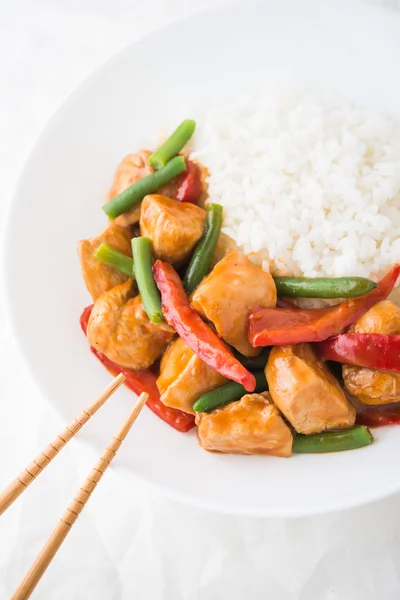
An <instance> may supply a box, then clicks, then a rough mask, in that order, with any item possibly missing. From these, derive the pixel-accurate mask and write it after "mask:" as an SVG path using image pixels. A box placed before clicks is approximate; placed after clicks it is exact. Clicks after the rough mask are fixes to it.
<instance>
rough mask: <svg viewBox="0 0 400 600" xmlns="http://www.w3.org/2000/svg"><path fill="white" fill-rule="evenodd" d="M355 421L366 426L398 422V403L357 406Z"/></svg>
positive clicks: (399, 415)
mask: <svg viewBox="0 0 400 600" xmlns="http://www.w3.org/2000/svg"><path fill="white" fill-rule="evenodd" d="M356 423H357V424H359V425H367V427H382V426H383V425H395V424H397V425H399V424H400V404H399V403H397V404H389V405H386V406H385V405H383V406H365V405H364V406H358V407H357V418H356Z"/></svg>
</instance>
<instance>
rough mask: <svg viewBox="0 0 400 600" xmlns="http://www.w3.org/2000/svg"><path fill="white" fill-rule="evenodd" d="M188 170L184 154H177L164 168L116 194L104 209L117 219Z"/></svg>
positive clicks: (112, 217) (111, 217)
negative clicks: (148, 195)
mask: <svg viewBox="0 0 400 600" xmlns="http://www.w3.org/2000/svg"><path fill="white" fill-rule="evenodd" d="M184 171H186V162H185V159H184V157H183V156H175V158H172V159H171V160H170V161H169V162H168V163H167V164H166V165H165V167H163V168H162V169H160V170H159V171H155V172H154V173H151V174H150V175H148V176H147V177H143V179H139V181H136V182H135V183H133V184H132V185H131V186H129V187H128V188H127V189H126V190H124V191H123V192H121V194H119V195H118V196H115V198H113V199H112V200H110V201H109V202H107V204H105V205H104V206H103V210H104V212H105V213H106V215H107V216H108V217H110V219H116V218H117V217H118V216H119V215H121V214H122V213H124V212H126V211H128V210H129V209H130V208H132V206H134V205H135V204H138V203H139V202H141V201H142V200H143V198H144V197H145V196H147V194H153V193H154V192H156V191H157V190H158V188H160V187H161V186H162V185H165V184H166V183H168V181H171V179H174V177H176V176H177V175H179V174H180V173H183V172H184Z"/></svg>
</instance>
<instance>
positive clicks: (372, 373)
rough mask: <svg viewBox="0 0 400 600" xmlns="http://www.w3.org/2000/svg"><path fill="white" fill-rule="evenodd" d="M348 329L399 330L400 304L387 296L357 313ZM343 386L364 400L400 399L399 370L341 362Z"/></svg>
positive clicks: (391, 332)
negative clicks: (384, 369)
mask: <svg viewBox="0 0 400 600" xmlns="http://www.w3.org/2000/svg"><path fill="white" fill-rule="evenodd" d="M349 333H383V334H386V335H399V334H400V308H399V307H398V306H396V305H395V304H393V302H391V301H390V300H384V301H383V302H379V303H378V304H376V305H375V306H374V307H373V308H371V309H370V310H369V311H368V312H367V313H365V315H363V316H362V317H360V318H359V319H358V321H356V322H355V323H354V325H352V326H351V327H350V329H349ZM342 373H343V381H344V385H345V387H346V390H347V391H348V392H349V394H352V395H353V396H355V397H356V398H358V400H360V402H363V403H364V404H388V403H391V402H400V373H394V372H392V371H378V370H376V369H367V368H366V367H356V366H353V365H343V368H342Z"/></svg>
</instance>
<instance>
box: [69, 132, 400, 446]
mask: <svg viewBox="0 0 400 600" xmlns="http://www.w3.org/2000/svg"><path fill="white" fill-rule="evenodd" d="M193 130H194V122H193V121H184V123H183V124H181V126H180V127H179V128H178V129H177V130H176V131H175V132H174V133H173V134H172V136H171V137H170V138H169V139H168V140H167V142H166V143H165V144H163V145H161V147H160V148H158V149H157V150H155V151H154V152H150V151H149V150H141V151H140V152H137V153H135V154H129V155H128V156H126V157H125V158H124V159H123V161H122V162H121V164H120V165H119V166H118V169H117V171H116V173H115V177H114V181H113V183H112V187H111V189H110V192H109V201H108V202H107V203H106V204H105V206H104V207H103V209H104V212H105V213H106V215H107V216H108V217H109V219H110V221H109V223H108V226H107V227H106V228H105V229H104V231H103V232H102V233H101V234H100V235H98V236H96V237H93V238H91V239H87V240H82V241H81V242H80V243H79V246H78V252H79V258H80V262H81V268H82V274H83V278H84V281H85V284H86V287H87V289H88V291H89V294H90V295H91V297H92V299H93V302H94V304H93V306H91V307H88V308H87V309H85V311H84V314H83V315H82V319H81V323H82V324H83V325H82V326H83V328H84V330H85V333H86V335H87V339H88V342H89V344H90V345H91V346H92V349H93V350H94V352H95V353H96V354H97V356H98V358H99V359H100V360H102V361H103V362H104V364H105V365H106V366H107V368H110V369H111V370H112V371H113V372H118V370H121V369H122V370H123V372H124V374H125V376H126V377H127V381H128V383H129V381H131V382H133V383H132V385H131V387H132V389H134V390H135V391H137V390H141V389H143V390H146V391H147V392H148V393H149V400H148V403H147V404H148V406H149V407H150V408H151V409H152V410H153V412H154V413H155V414H156V415H157V416H159V417H160V418H161V419H163V420H164V421H165V422H166V423H168V424H169V425H171V426H172V427H174V428H175V429H177V430H179V431H182V432H186V431H189V430H190V429H192V428H193V427H194V426H195V425H197V428H198V429H197V431H198V439H199V443H200V446H201V447H202V448H204V449H205V450H209V451H211V452H222V453H241V454H265V455H272V456H276V457H289V456H291V454H292V452H304V447H305V446H304V440H305V439H306V440H307V444H306V447H307V452H323V451H330V450H329V449H327V448H328V446H329V448H332V444H330V445H327V444H326V439H325V438H324V432H329V435H330V436H333V437H334V438H335V436H336V435H337V436H339V434H340V438H339V437H338V438H337V439H340V442H338V443H337V444H336V445H335V444H334V449H339V450H346V449H353V448H357V447H361V446H364V445H368V444H370V443H371V442H372V441H373V437H372V435H371V433H370V432H369V430H368V429H367V428H366V427H365V426H363V425H359V424H358V423H360V422H361V423H362V419H361V421H359V420H358V419H359V416H360V414H361V413H357V414H356V406H357V402H361V403H363V404H364V405H371V404H374V405H383V404H388V403H396V402H397V403H399V405H398V406H399V407H400V365H399V362H400V360H398V358H397V357H398V356H399V347H400V308H398V307H397V306H396V305H395V304H393V303H392V302H390V301H388V300H386V298H387V297H388V296H389V294H390V292H391V291H392V289H393V287H394V286H395V284H396V282H397V278H398V275H399V272H400V265H396V266H394V267H393V268H392V269H391V271H390V272H389V273H388V274H387V275H386V276H385V277H384V278H383V279H381V280H380V281H379V282H378V283H375V282H374V281H371V280H368V279H365V278H360V277H354V278H352V277H347V278H339V279H338V278H322V279H321V278H318V279H308V280H307V279H305V278H296V277H277V276H274V273H272V274H271V273H269V272H267V271H266V270H264V269H263V268H261V266H257V265H260V263H261V260H258V259H257V256H254V257H251V260H250V259H249V257H248V256H246V255H245V254H244V253H243V252H242V251H241V249H240V248H238V247H237V246H236V244H235V242H234V241H233V240H232V239H231V238H230V237H229V236H228V235H226V233H225V232H224V231H222V227H223V226H224V222H223V208H222V206H220V205H218V204H215V203H214V199H213V198H212V197H208V187H207V170H206V169H205V168H204V167H202V165H201V164H200V163H197V164H195V163H194V162H193V160H192V159H191V157H188V156H185V155H183V154H182V153H181V151H182V149H183V147H184V145H185V143H186V142H187V140H188V139H189V138H190V136H191V135H192V133H193ZM228 231H229V230H228ZM133 232H135V235H134V234H133ZM266 250H267V249H266ZM252 261H253V262H252ZM262 265H263V266H264V261H263V262H262ZM304 298H306V299H307V300H306V302H307V308H305V307H304ZM316 298H318V300H315V299H316ZM332 298H336V299H339V300H338V302H339V303H340V306H327V307H325V308H323V309H321V310H315V308H316V307H317V306H320V304H318V305H317V304H316V302H319V303H321V302H323V303H325V304H324V305H326V304H329V302H328V303H327V302H326V301H327V300H329V301H330V300H331V299H332ZM321 299H322V300H321ZM314 307H315V308H314ZM371 334H373V335H374V336H378V337H374V338H371V337H369V336H370V335H371ZM363 336H364V337H363ZM265 340H266V341H265ZM373 341H374V342H375V344H378V345H379V348H382V351H381V352H380V353H379V356H378V357H375V355H373V353H372V350H371V344H372V342H373ZM309 342H311V343H309ZM263 346H266V347H265V348H263ZM368 348H369V350H368ZM375 354H376V353H375ZM329 361H336V363H341V364H342V374H343V380H341V379H340V377H338V376H337V369H336V371H335V373H336V374H334V371H333V370H332V369H331V363H330V362H329ZM366 365H368V366H366ZM364 410H365V409H364ZM366 410H368V409H366ZM363 414H364V413H363ZM399 421H400V410H399ZM355 423H357V424H356V425H355ZM335 432H336V433H335ZM330 439H332V437H330ZM300 446H301V447H302V448H303V449H300Z"/></svg>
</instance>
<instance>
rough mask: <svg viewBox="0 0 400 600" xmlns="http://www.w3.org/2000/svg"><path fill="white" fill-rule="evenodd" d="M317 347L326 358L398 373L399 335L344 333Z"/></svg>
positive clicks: (399, 360) (399, 363)
mask: <svg viewBox="0 0 400 600" xmlns="http://www.w3.org/2000/svg"><path fill="white" fill-rule="evenodd" d="M318 348H319V351H320V353H321V354H322V356H323V357H324V358H325V359H326V360H334V361H337V362H341V363H345V364H350V365H357V366H359V367H367V368H369V369H381V370H384V371H397V372H398V373H400V335H384V334H382V333H350V334H348V333H347V334H346V333H344V334H342V335H338V336H336V337H334V338H331V339H329V340H325V341H324V342H320V343H319V344H318Z"/></svg>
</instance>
